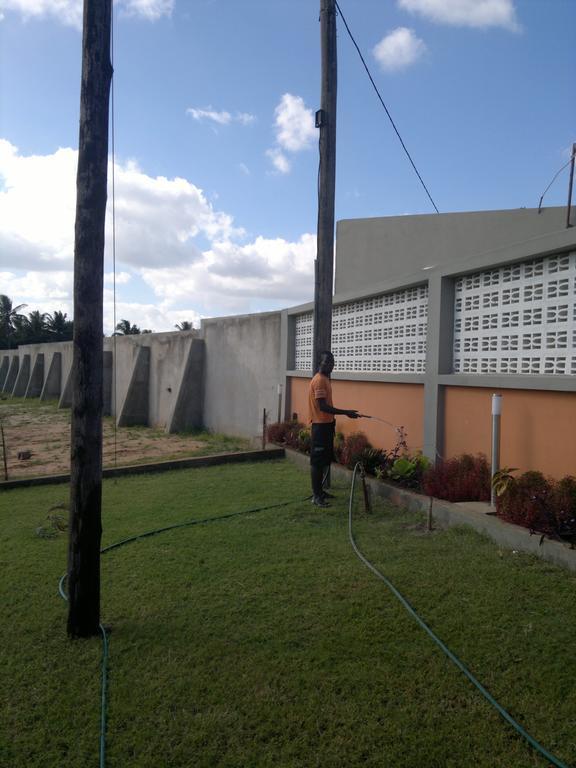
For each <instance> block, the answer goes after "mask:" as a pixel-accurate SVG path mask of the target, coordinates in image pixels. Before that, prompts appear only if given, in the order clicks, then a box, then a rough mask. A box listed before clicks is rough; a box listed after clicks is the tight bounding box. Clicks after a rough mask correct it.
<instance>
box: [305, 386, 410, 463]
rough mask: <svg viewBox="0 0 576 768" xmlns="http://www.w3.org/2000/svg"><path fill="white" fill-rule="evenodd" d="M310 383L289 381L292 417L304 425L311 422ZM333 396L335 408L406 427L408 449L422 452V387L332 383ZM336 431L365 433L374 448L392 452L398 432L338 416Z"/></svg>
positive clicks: (373, 423) (363, 421) (383, 425)
mask: <svg viewBox="0 0 576 768" xmlns="http://www.w3.org/2000/svg"><path fill="white" fill-rule="evenodd" d="M309 383H310V379H301V378H293V379H290V393H291V404H292V405H291V408H290V413H291V414H292V413H297V414H298V421H301V422H303V423H305V424H306V423H307V422H308V385H309ZM332 395H333V399H334V405H335V407H336V408H353V409H355V410H357V411H360V412H362V413H368V414H370V415H371V416H378V418H380V419H385V420H386V421H389V422H390V423H391V424H394V425H395V426H399V425H401V426H403V427H404V429H405V430H406V433H407V442H408V447H409V449H410V450H411V451H416V450H420V449H421V448H422V443H423V429H424V387H423V386H422V385H421V384H389V383H387V382H379V381H335V380H332ZM336 429H337V430H338V431H340V432H344V434H349V433H350V432H363V433H364V434H365V435H366V437H367V438H368V440H370V442H371V443H372V445H373V446H374V447H375V448H386V449H391V448H393V447H394V446H395V445H396V437H397V434H396V431H395V430H394V429H392V428H391V427H389V426H387V425H386V424H382V423H381V422H379V421H372V420H370V419H358V420H353V419H348V418H346V416H337V417H336Z"/></svg>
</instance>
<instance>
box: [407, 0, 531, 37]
mask: <svg viewBox="0 0 576 768" xmlns="http://www.w3.org/2000/svg"><path fill="white" fill-rule="evenodd" d="M398 5H399V7H400V8H402V9H403V10H405V11H408V12H409V13H414V14H417V15H420V16H422V17H424V18H426V19H429V20H430V21H434V22H436V23H437V24H450V25H453V26H459V27H478V28H485V27H504V28H505V29H510V30H512V31H514V32H517V31H518V30H519V29H520V25H519V24H518V20H517V18H516V9H515V7H514V0H398Z"/></svg>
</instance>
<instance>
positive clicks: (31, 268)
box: [0, 0, 576, 332]
mask: <svg viewBox="0 0 576 768" xmlns="http://www.w3.org/2000/svg"><path fill="white" fill-rule="evenodd" d="M339 3H340V7H341V9H342V12H343V14H344V16H345V17H346V20H347V21H348V24H349V26H350V27H351V30H352V32H353V34H354V35H355V37H356V40H357V42H358V44H359V46H360V48H361V49H362V51H363V53H364V56H365V58H366V61H367V63H368V66H369V67H370V69H371V71H372V73H373V76H374V78H375V80H376V83H377V85H378V87H379V89H380V91H381V93H382V95H383V98H384V100H385V102H386V104H387V106H388V108H389V110H390V111H391V113H392V115H393V117H394V120H395V121H396V124H397V126H398V128H399V130H400V132H401V134H402V136H403V138H404V141H405V142H406V144H407V146H408V149H409V151H410V152H411V154H412V156H413V158H414V160H415V162H416V165H417V166H418V168H419V170H420V173H421V174H422V176H423V178H424V181H425V182H426V184H427V186H428V188H429V190H430V192H431V194H432V197H433V198H434V200H435V202H436V204H437V206H438V208H439V209H440V211H441V212H449V211H469V210H491V209H500V208H519V207H523V206H525V207H536V206H537V205H538V200H539V197H540V195H541V193H542V192H543V191H544V189H545V187H546V185H547V184H548V183H549V181H550V180H551V178H552V177H553V175H554V174H555V173H556V171H557V170H558V169H559V168H560V167H561V166H562V165H563V164H564V163H566V162H567V160H568V159H569V152H570V147H571V144H572V142H573V141H576V130H575V129H576V106H575V104H576V100H575V99H574V97H573V92H574V82H575V75H576V57H575V55H574V28H575V26H576V2H574V0H339ZM0 8H1V9H2V12H1V13H2V20H1V21H0V47H1V54H0V55H1V61H0V64H1V82H0V89H1V96H0V98H1V102H0V185H1V186H0V293H6V294H8V295H9V296H11V297H12V298H13V300H14V302H15V303H22V302H25V303H27V304H28V311H30V310H32V309H36V308H39V309H41V310H42V311H52V310H54V309H64V310H65V311H67V312H68V313H69V314H71V313H72V256H73V225H74V199H75V164H76V159H77V155H76V149H77V142H78V112H79V109H78V104H79V81H80V49H81V31H80V28H79V22H80V16H81V2H79V0H2V1H1V2H0ZM318 15H319V0H274V1H273V2H270V0H244V1H243V2H239V1H238V0H118V2H117V3H116V5H115V9H114V24H115V62H114V65H115V110H114V117H115V136H116V153H115V163H116V165H115V177H116V231H117V250H116V255H117V308H116V314H117V319H120V318H128V319H129V320H130V321H131V322H135V323H137V324H138V325H140V326H142V327H147V328H152V329H153V330H156V331H160V330H170V329H173V327H174V324H175V323H176V322H179V321H181V320H186V319H187V320H193V321H194V322H195V324H197V323H198V320H199V318H200V317H201V316H217V315H226V314H238V313H243V312H256V311H262V310H268V309H273V308H277V307H284V306H290V305H294V304H298V303H301V302H303V301H307V300H309V299H311V297H312V293H313V279H312V274H313V260H314V256H315V229H316V213H317V212H316V180H317V163H318V151H317V132H316V129H315V128H314V127H313V113H314V111H315V110H316V109H317V108H318V106H319V100H320V54H319V34H320V29H319V23H318ZM338 55H339V61H338V65H339V83H338V108H339V114H338V147H337V193H336V216H337V218H338V219H342V218H358V217H370V216H393V215H403V214H415V213H430V214H431V215H432V214H433V209H432V206H431V204H430V202H429V200H428V198H427V197H426V194H425V193H424V191H423V189H422V187H421V186H420V184H419V182H418V179H417V178H416V176H415V174H414V172H413V171H412V169H411V167H410V165H409V163H408V161H407V159H406V157H405V155H404V153H403V151H402V149H401V147H400V145H399V142H398V140H397V138H396V136H395V134H394V132H393V130H392V128H391V126H390V124H389V122H388V120H387V118H386V115H385V113H384V111H383V109H382V107H381V106H380V104H379V102H378V101H377V98H376V95H375V93H374V92H373V90H372V87H371V85H370V83H369V81H368V78H367V76H366V74H365V72H364V70H363V68H362V65H361V63H360V61H359V59H358V56H357V54H356V51H355V50H354V48H353V46H352V44H351V42H350V40H349V38H348V35H347V33H346V31H345V28H344V25H343V24H342V21H341V19H339V20H338ZM567 178H568V169H565V170H564V171H563V173H562V174H560V176H559V178H558V180H557V181H556V183H555V184H554V185H553V187H552V188H551V189H550V191H549V192H548V194H547V196H546V198H545V204H546V205H564V204H565V203H566V195H567ZM108 220H109V222H110V220H111V217H110V216H109V217H108ZM111 270H112V266H111V249H110V247H108V248H107V254H106V273H107V277H106V290H105V325H106V328H107V331H108V332H110V331H111V330H112V325H113V314H112V301H111V287H112V286H111Z"/></svg>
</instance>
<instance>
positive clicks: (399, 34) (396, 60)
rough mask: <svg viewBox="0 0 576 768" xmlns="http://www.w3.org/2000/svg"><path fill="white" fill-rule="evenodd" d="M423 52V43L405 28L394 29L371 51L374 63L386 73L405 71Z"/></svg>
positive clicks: (410, 30) (424, 46)
mask: <svg viewBox="0 0 576 768" xmlns="http://www.w3.org/2000/svg"><path fill="white" fill-rule="evenodd" d="M425 51H426V45H425V44H424V42H423V41H422V40H420V38H419V37H416V35H415V34H414V30H412V29H408V28H407V27H398V28H397V29H394V30H393V31H392V32H390V33H389V34H388V35H386V37H383V38H382V40H380V42H379V43H378V44H377V45H375V46H374V48H373V49H372V53H373V55H374V58H375V59H376V61H377V62H378V63H379V64H380V66H381V67H382V69H384V70H386V71H388V72H391V71H394V70H399V69H406V68H407V67H409V66H411V65H412V64H414V63H415V62H416V61H418V59H419V58H420V57H421V56H422V55H423V54H424V53H425Z"/></svg>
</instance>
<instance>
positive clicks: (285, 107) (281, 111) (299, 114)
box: [266, 93, 318, 174]
mask: <svg viewBox="0 0 576 768" xmlns="http://www.w3.org/2000/svg"><path fill="white" fill-rule="evenodd" d="M274 127H275V131H276V146H275V147H272V148H270V149H267V150H266V156H267V157H268V158H269V159H270V160H271V161H272V165H273V166H274V168H275V169H276V171H277V172H278V173H281V174H286V173H290V170H291V163H290V161H289V160H288V158H287V157H286V154H285V152H301V151H302V150H304V149H309V148H310V147H311V146H312V144H313V143H314V141H315V140H316V138H317V136H318V134H317V132H316V128H315V126H314V115H313V113H312V110H311V109H308V108H307V107H306V105H305V103H304V99H303V98H302V97H301V96H293V95H292V94H291V93H285V94H284V95H283V96H282V98H281V99H280V102H279V104H278V105H277V107H276V109H275V110H274Z"/></svg>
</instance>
